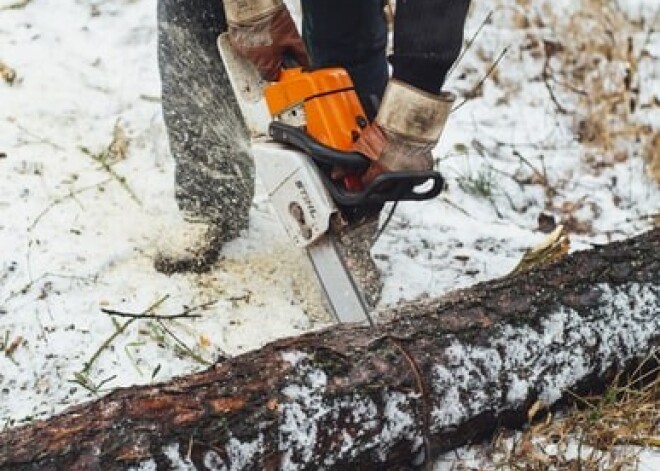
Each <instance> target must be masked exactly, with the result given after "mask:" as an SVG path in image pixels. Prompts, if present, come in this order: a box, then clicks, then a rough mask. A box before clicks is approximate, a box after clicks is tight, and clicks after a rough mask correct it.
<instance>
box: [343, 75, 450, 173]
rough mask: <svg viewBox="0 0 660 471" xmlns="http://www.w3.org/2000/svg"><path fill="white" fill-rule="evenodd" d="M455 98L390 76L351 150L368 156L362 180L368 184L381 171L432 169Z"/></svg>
mask: <svg viewBox="0 0 660 471" xmlns="http://www.w3.org/2000/svg"><path fill="white" fill-rule="evenodd" d="M454 100H455V97H454V95H453V94H451V93H442V94H440V95H434V94H431V93H428V92H425V91H423V90H420V89H417V88H415V87H412V86H410V85H408V84H405V83H403V82H401V81H399V80H396V79H392V80H390V82H389V83H388V85H387V88H386V90H385V95H384V96H383V101H382V102H381V105H380V108H379V109H378V114H377V115H376V119H375V120H374V121H373V122H372V123H371V124H370V125H369V126H367V128H366V129H365V130H364V131H363V132H362V134H361V135H360V138H359V139H358V140H357V142H356V143H355V146H354V149H355V150H356V151H358V152H360V153H361V154H363V155H365V156H367V157H368V158H369V159H371V161H372V162H371V165H370V167H369V169H368V170H367V172H366V173H365V174H364V175H363V177H362V180H363V182H364V183H365V184H369V183H370V182H372V181H373V180H374V178H376V177H377V176H378V175H380V174H381V173H386V172H397V171H417V170H419V171H424V170H431V169H432V168H433V156H432V154H431V151H432V150H433V148H434V147H435V146H436V145H437V143H438V140H439V139H440V135H441V134H442V131H443V129H444V127H445V123H446V121H447V117H448V116H449V112H450V111H451V107H452V105H453V103H454Z"/></svg>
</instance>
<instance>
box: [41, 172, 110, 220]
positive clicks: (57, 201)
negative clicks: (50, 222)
mask: <svg viewBox="0 0 660 471" xmlns="http://www.w3.org/2000/svg"><path fill="white" fill-rule="evenodd" d="M110 181H111V180H110V179H107V180H103V181H102V182H99V183H95V184H94V185H89V186H86V187H83V188H79V189H77V190H74V191H69V194H68V195H65V196H61V197H59V198H55V200H53V201H52V202H51V203H50V204H49V205H48V206H46V208H44V209H43V211H41V212H40V213H39V215H37V217H36V218H35V219H34V221H32V224H30V226H29V227H28V232H32V231H33V230H34V228H35V227H36V226H37V224H39V221H41V219H42V218H43V217H44V216H45V215H46V214H48V212H49V211H50V210H51V209H53V208H54V207H55V206H57V205H59V204H62V203H64V202H65V201H66V200H68V199H69V198H75V197H76V196H77V195H79V194H81V193H85V192H86V191H89V190H93V189H95V188H99V187H101V186H103V185H105V184H106V183H109V182H110Z"/></svg>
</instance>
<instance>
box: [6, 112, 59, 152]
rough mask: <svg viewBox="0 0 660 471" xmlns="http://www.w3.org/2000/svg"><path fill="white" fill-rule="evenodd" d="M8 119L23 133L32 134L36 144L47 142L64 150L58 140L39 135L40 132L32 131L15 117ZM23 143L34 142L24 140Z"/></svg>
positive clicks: (54, 147) (55, 147)
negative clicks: (54, 140)
mask: <svg viewBox="0 0 660 471" xmlns="http://www.w3.org/2000/svg"><path fill="white" fill-rule="evenodd" d="M7 121H9V122H10V123H13V124H14V126H16V127H17V128H18V130H19V131H21V132H22V133H25V134H27V135H28V136H30V137H32V138H33V139H35V140H36V142H34V143H36V144H46V145H49V146H51V147H52V148H53V149H56V150H60V151H63V150H64V147H62V146H61V145H59V144H57V143H56V142H53V141H51V140H49V139H46V138H45V137H42V136H40V135H38V134H35V133H33V132H32V131H30V130H29V129H27V128H26V127H25V126H23V125H21V124H20V123H18V122H17V121H16V120H14V119H8V120H7ZM22 144H24V145H26V144H33V142H28V141H23V142H22Z"/></svg>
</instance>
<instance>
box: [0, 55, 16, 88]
mask: <svg viewBox="0 0 660 471" xmlns="http://www.w3.org/2000/svg"><path fill="white" fill-rule="evenodd" d="M0 77H2V79H3V80H4V81H5V82H7V83H8V84H9V85H13V84H14V82H15V81H16V71H15V70H14V69H12V68H11V67H9V66H8V65H7V64H5V63H4V62H2V61H1V60H0Z"/></svg>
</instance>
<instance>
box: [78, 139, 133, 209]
mask: <svg viewBox="0 0 660 471" xmlns="http://www.w3.org/2000/svg"><path fill="white" fill-rule="evenodd" d="M80 151H81V152H82V153H83V154H86V155H88V156H89V157H91V158H92V160H94V161H95V162H98V163H99V164H100V165H101V168H102V169H103V170H105V171H106V172H108V174H110V176H111V177H112V178H113V179H115V180H116V181H117V182H118V183H119V184H120V185H121V186H122V187H123V188H124V190H126V193H128V195H129V196H130V197H131V199H132V200H133V201H135V202H136V203H137V204H138V206H142V201H140V199H139V198H138V197H137V195H136V194H135V192H134V191H133V189H132V188H131V187H130V186H128V183H126V177H123V176H121V175H119V174H118V173H117V172H116V171H115V169H114V168H112V165H110V164H109V163H108V162H107V160H106V158H105V157H106V155H107V153H106V152H101V153H98V154H93V153H92V152H91V151H90V150H89V149H87V148H86V147H80Z"/></svg>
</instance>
